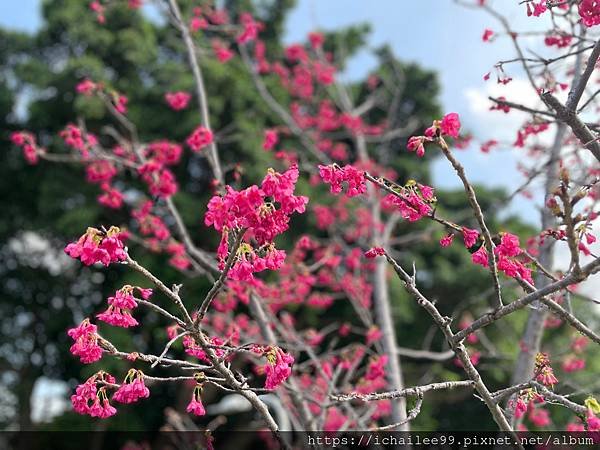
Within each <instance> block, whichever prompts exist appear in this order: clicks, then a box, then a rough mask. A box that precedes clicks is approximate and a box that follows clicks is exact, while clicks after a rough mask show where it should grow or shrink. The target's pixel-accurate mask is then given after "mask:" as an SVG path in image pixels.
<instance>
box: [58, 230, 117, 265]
mask: <svg viewBox="0 0 600 450" xmlns="http://www.w3.org/2000/svg"><path fill="white" fill-rule="evenodd" d="M65 253H66V254H67V255H69V256H70V257H71V258H75V259H79V260H80V261H81V262H82V263H83V264H85V265H86V266H91V265H92V264H95V263H98V262H99V263H102V264H104V265H105V266H108V265H109V264H111V263H115V262H120V261H124V260H125V259H126V258H127V253H126V252H125V248H124V245H123V241H122V232H121V230H120V229H119V228H118V227H115V226H112V227H110V228H109V229H108V230H98V229H97V228H92V227H89V228H88V229H87V230H86V232H85V234H83V235H82V236H81V237H80V238H79V239H78V240H77V241H76V242H72V243H71V244H69V245H67V246H66V247H65Z"/></svg>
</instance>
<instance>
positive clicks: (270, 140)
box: [263, 130, 279, 150]
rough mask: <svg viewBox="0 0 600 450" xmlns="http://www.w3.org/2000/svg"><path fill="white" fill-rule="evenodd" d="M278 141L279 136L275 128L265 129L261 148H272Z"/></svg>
mask: <svg viewBox="0 0 600 450" xmlns="http://www.w3.org/2000/svg"><path fill="white" fill-rule="evenodd" d="M277 142H279V136H278V135H277V131H275V130H265V137H264V140H263V149H264V150H272V149H273V147H275V145H276V144H277Z"/></svg>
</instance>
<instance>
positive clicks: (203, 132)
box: [186, 126, 213, 152]
mask: <svg viewBox="0 0 600 450" xmlns="http://www.w3.org/2000/svg"><path fill="white" fill-rule="evenodd" d="M186 142H187V145H188V146H189V147H190V148H191V149H192V150H193V151H195V152H199V151H200V150H202V149H203V148H204V147H206V146H208V145H210V144H212V142H213V134H212V131H210V130H209V129H208V128H206V127H203V126H199V127H198V128H196V129H195V130H194V131H193V133H192V134H190V136H189V137H188V138H187V140H186Z"/></svg>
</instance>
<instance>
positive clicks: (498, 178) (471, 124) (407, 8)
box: [0, 0, 538, 223]
mask: <svg viewBox="0 0 600 450" xmlns="http://www.w3.org/2000/svg"><path fill="white" fill-rule="evenodd" d="M82 1H84V0H82ZM40 3H41V2H40V0H20V1H19V3H18V8H17V7H15V3H14V2H9V1H2V2H0V24H1V25H3V26H6V27H10V28H16V29H20V30H24V31H35V30H36V29H37V28H38V27H39V26H40V24H41V18H40V11H39V6H40ZM515 3H516V2H515ZM502 6H503V10H504V11H505V12H506V13H507V14H508V16H509V19H510V20H511V23H513V24H515V27H517V26H518V25H520V24H526V25H527V27H528V28H530V27H531V21H530V20H528V21H527V22H525V21H526V20H527V18H526V17H525V12H524V8H522V7H521V6H519V5H516V4H512V2H507V1H504V2H503V3H502ZM360 22H369V23H371V25H372V30H373V31H372V34H371V37H370V45H371V46H372V47H376V46H378V45H381V44H383V43H389V44H390V45H391V46H392V48H393V49H394V51H395V52H396V54H397V55H398V56H399V57H400V58H401V59H403V60H409V61H415V62H418V63H419V64H421V65H422V66H424V67H426V68H429V69H432V70H434V71H436V72H437V73H438V75H439V78H440V82H441V85H442V95H441V102H442V105H443V107H444V111H446V112H451V111H453V112H457V113H459V114H460V116H461V118H462V121H463V124H464V128H465V129H468V130H469V131H471V132H473V133H474V134H475V136H476V137H478V138H480V139H481V140H486V139H490V138H498V137H500V138H501V139H505V140H507V141H511V140H513V139H514V135H515V133H516V126H517V125H518V123H519V122H518V117H514V115H512V114H511V115H510V117H502V116H503V115H502V114H500V113H498V112H488V111H487V108H488V103H487V100H485V98H486V97H487V95H488V94H489V93H490V92H493V93H494V94H495V95H502V94H503V92H502V87H500V86H498V85H497V84H496V83H495V81H493V80H491V81H488V82H487V83H486V82H484V81H483V75H484V74H485V73H487V72H488V71H490V70H491V68H492V66H493V65H494V64H495V63H496V62H497V61H498V60H500V59H503V58H507V57H511V56H512V49H511V46H510V43H509V42H508V40H507V39H498V40H497V41H495V42H494V43H492V44H490V43H483V42H482V40H481V35H482V33H483V30H484V29H485V28H492V29H495V28H497V24H496V23H495V22H494V21H493V19H492V18H490V17H489V16H487V15H486V14H485V13H483V12H481V11H474V10H469V9H465V8H462V7H460V6H457V5H456V4H454V2H453V1H452V0H418V1H398V0H377V1H373V2H371V3H370V4H369V6H366V3H365V2H364V1H362V0H327V1H323V0H299V1H298V5H297V7H296V8H295V10H294V11H293V12H292V14H291V15H290V17H289V19H288V22H287V34H286V41H287V42H290V43H291V42H296V41H301V40H303V39H304V38H305V37H306V34H307V33H308V32H309V31H312V30H314V29H318V28H322V29H335V28H339V27H342V26H347V25H350V24H356V23H360ZM522 28H525V25H523V26H522ZM373 64H374V59H373V58H372V57H371V56H370V54H369V52H368V51H364V52H362V53H361V54H360V55H358V56H357V57H356V58H355V59H354V60H353V61H352V63H351V64H350V67H349V69H348V71H347V73H346V74H345V75H344V76H346V77H349V78H357V77H360V76H362V75H364V74H365V73H367V72H368V71H369V70H370V69H371V68H372V67H373ZM511 75H514V76H515V79H516V80H517V83H519V80H518V72H515V73H514V74H512V73H511ZM515 86H516V87H518V88H519V89H518V91H526V90H527V86H526V84H525V83H521V84H513V85H509V87H508V88H506V90H507V93H509V92H510V90H511V89H512V90H513V91H515ZM507 96H508V95H507ZM458 156H459V158H460V159H461V161H462V162H463V164H464V165H465V167H466V169H467V174H469V176H470V179H471V180H472V181H473V182H476V183H484V184H486V185H488V186H503V187H506V188H507V189H510V188H514V187H516V186H517V185H518V184H519V183H520V181H521V178H520V175H518V173H516V172H515V171H514V170H513V169H514V166H515V162H516V154H515V152H514V151H511V150H501V151H497V152H492V154H490V155H482V154H481V153H480V152H479V151H478V150H477V149H470V150H468V151H465V152H460V154H459V155H458ZM499 169H502V170H499ZM433 172H434V180H435V182H436V185H437V186H440V187H458V186H459V182H458V179H457V178H456V177H455V175H454V174H453V173H452V171H451V168H450V167H449V165H448V164H447V162H446V161H445V160H442V159H439V160H438V161H436V162H435V163H434V164H433ZM500 172H501V173H500ZM510 211H532V208H531V204H530V202H528V201H525V200H523V199H518V200H517V201H516V202H515V204H514V205H513V206H512V207H511V208H510ZM522 215H524V218H526V219H527V220H528V221H531V222H534V223H535V222H537V220H538V217H537V213H525V214H522Z"/></svg>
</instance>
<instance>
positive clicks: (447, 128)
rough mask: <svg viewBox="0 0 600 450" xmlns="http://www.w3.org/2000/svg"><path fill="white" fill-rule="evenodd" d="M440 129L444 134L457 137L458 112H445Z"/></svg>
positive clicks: (458, 127) (458, 128)
mask: <svg viewBox="0 0 600 450" xmlns="http://www.w3.org/2000/svg"><path fill="white" fill-rule="evenodd" d="M440 131H441V133H442V135H444V136H451V137H453V138H457V137H458V133H459V131H460V119H459V117H458V114H456V113H449V114H446V115H445V116H444V117H443V118H442V121H441V123H440Z"/></svg>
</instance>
